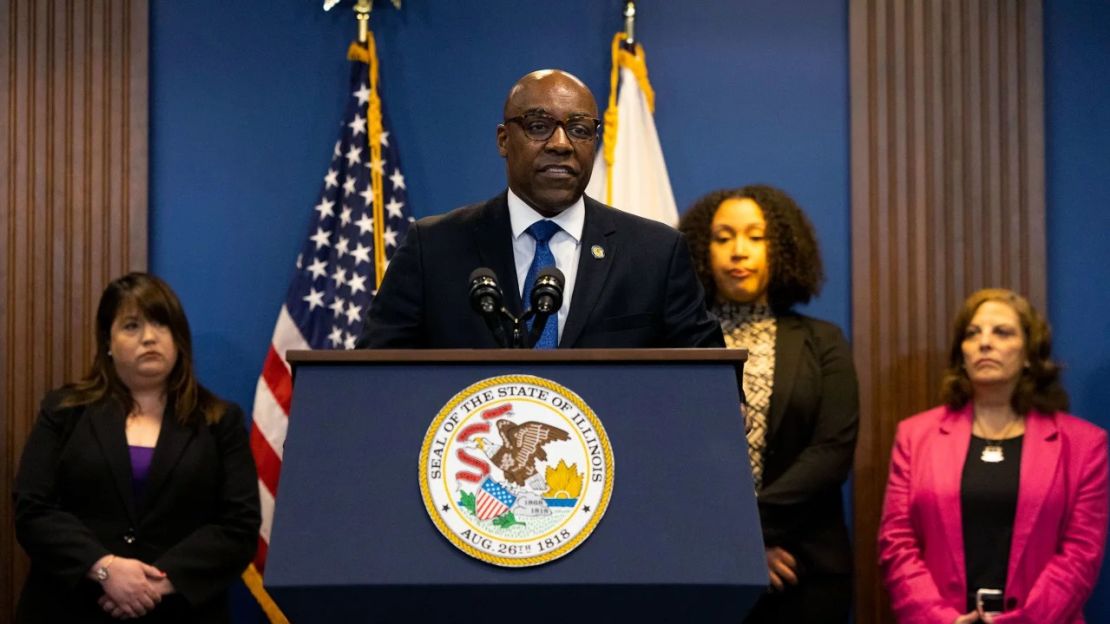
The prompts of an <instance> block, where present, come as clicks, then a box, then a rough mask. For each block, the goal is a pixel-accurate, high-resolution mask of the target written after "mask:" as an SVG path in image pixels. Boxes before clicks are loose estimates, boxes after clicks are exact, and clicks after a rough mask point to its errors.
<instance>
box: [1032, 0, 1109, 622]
mask: <svg viewBox="0 0 1110 624" xmlns="http://www.w3.org/2000/svg"><path fill="white" fill-rule="evenodd" d="M1044 41H1045V130H1046V146H1045V147H1046V169H1047V180H1046V181H1047V191H1048V192H1047V195H1048V198H1047V199H1048V202H1047V203H1048V300H1049V306H1048V307H1049V310H1048V312H1049V318H1050V320H1051V321H1052V327H1053V337H1054V344H1053V346H1054V347H1055V352H1056V353H1057V354H1058V356H1059V358H1060V359H1061V360H1062V361H1063V363H1064V365H1065V366H1066V368H1065V370H1064V382H1065V385H1066V386H1067V389H1068V392H1069V393H1071V400H1072V411H1073V412H1074V413H1076V414H1079V415H1081V416H1083V417H1085V418H1088V419H1090V420H1093V421H1094V422H1096V423H1097V424H1098V425H1099V426H1101V427H1103V428H1110V410H1108V409H1107V408H1108V406H1110V288H1108V286H1110V238H1108V237H1110V175H1108V172H1110V81H1108V80H1107V68H1108V67H1110V3H1107V2H1105V1H1104V0H1079V1H1072V2H1046V3H1045V38H1044ZM1102 569H1103V573H1102V576H1101V577H1100V578H1099V583H1098V586H1097V587H1096V588H1095V593H1094V595H1093V596H1092V597H1091V600H1090V601H1089V602H1088V603H1087V617H1088V619H1089V620H1090V621H1091V622H1110V574H1107V566H1106V565H1105V564H1104V565H1103V567H1102Z"/></svg>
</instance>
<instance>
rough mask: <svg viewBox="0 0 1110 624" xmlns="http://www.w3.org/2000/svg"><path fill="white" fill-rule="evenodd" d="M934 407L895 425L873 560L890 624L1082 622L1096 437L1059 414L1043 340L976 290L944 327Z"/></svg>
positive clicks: (1091, 575)
mask: <svg viewBox="0 0 1110 624" xmlns="http://www.w3.org/2000/svg"><path fill="white" fill-rule="evenodd" d="M952 329H953V331H952V339H951V343H950V348H949V352H948V368H947V370H946V371H945V373H944V380H943V383H942V394H943V400H944V403H945V404H944V405H943V406H941V407H937V408H934V409H931V410H929V411H927V412H923V413H921V414H917V415H916V416H913V417H911V418H908V419H906V420H904V421H902V422H901V423H900V424H899V425H898V433H897V435H896V437H895V441H894V450H893V453H892V455H891V459H890V477H889V479H888V481H887V487H886V498H885V501H884V503H883V515H882V521H881V524H880V526H879V561H880V564H881V566H882V570H883V577H884V580H885V583H886V586H887V589H888V590H889V591H890V598H891V606H892V607H893V608H894V612H895V614H896V615H897V617H898V621H899V622H910V623H921V624H924V623H926V622H928V623H934V622H935V623H937V624H953V623H956V624H966V623H967V622H978V621H982V622H988V623H997V624H1006V623H1009V622H1029V623H1033V622H1038V623H1039V622H1061V623H1073V624H1074V623H1077V622H1083V621H1084V620H1083V604H1084V602H1086V600H1087V598H1088V597H1089V596H1090V595H1091V591H1092V589H1093V587H1094V584H1095V580H1096V579H1097V578H1098V571H1099V567H1100V565H1101V562H1102V555H1103V551H1104V549H1105V545H1106V530H1107V519H1108V505H1110V499H1108V485H1107V479H1108V475H1107V466H1108V464H1107V437H1106V432H1105V431H1103V430H1102V429H1100V428H1098V427H1096V426H1095V425H1093V424H1091V423H1089V422H1086V421H1084V420H1081V419H1079V418H1077V417H1075V416H1072V415H1070V414H1067V413H1065V410H1067V409H1068V397H1067V394H1066V393H1065V392H1064V389H1063V387H1061V385H1060V380H1059V377H1060V371H1059V368H1058V367H1057V365H1056V364H1055V363H1053V361H1052V358H1051V356H1052V353H1051V351H1052V347H1051V342H1052V341H1051V331H1050V330H1049V326H1048V323H1046V322H1045V321H1044V319H1042V318H1041V316H1040V315H1039V314H1037V311H1036V310H1034V309H1033V307H1032V306H1031V305H1029V302H1028V301H1026V300H1025V299H1024V298H1023V297H1021V296H1019V295H1017V294H1015V293H1013V292H1011V291H1009V290H1002V289H986V290H980V291H978V292H976V293H974V294H972V295H971V296H970V297H968V298H967V300H966V301H965V302H964V304H963V307H962V308H961V309H960V312H959V314H958V315H957V317H956V321H955V323H954V325H953V328H952Z"/></svg>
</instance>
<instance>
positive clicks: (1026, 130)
mask: <svg viewBox="0 0 1110 624" xmlns="http://www.w3.org/2000/svg"><path fill="white" fill-rule="evenodd" d="M849 15H850V17H849V33H850V52H849V55H850V63H851V69H850V80H851V98H852V102H851V146H852V147H851V150H852V317H853V318H852V329H853V334H852V338H853V345H854V346H853V348H854V352H855V358H856V365H857V366H858V367H859V374H860V384H861V420H860V436H859V445H858V448H857V451H856V464H855V471H856V472H855V481H854V485H855V493H854V497H855V505H854V508H855V523H856V527H855V539H856V553H857V559H856V564H857V580H858V583H857V590H856V592H857V596H856V598H857V622H859V623H860V624H870V623H873V622H890V621H893V620H892V618H891V617H890V614H889V611H888V608H887V606H886V599H885V593H884V591H883V590H882V582H881V577H880V575H879V571H878V566H877V560H878V556H877V547H876V543H875V539H876V531H877V526H878V520H879V513H880V510H881V506H882V496H883V489H884V486H885V482H886V475H887V468H888V462H889V458H890V446H891V443H892V441H893V437H894V431H895V427H896V426H897V423H898V421H899V420H901V419H903V418H905V417H906V416H909V415H911V414H913V413H915V412H918V411H920V410H923V409H926V408H928V407H931V406H933V405H935V404H937V403H938V389H939V383H940V373H941V370H942V367H943V363H944V351H945V348H946V343H947V341H948V338H949V336H948V333H949V323H950V322H951V319H952V317H953V316H954V314H955V312H956V310H957V308H958V307H959V304H960V303H961V302H962V301H963V299H964V297H966V296H967V295H968V294H969V293H971V292H972V291H974V290H976V289H978V288H982V287H986V286H1004V287H1009V288H1013V289H1015V290H1017V291H1019V292H1021V293H1024V294H1025V295H1027V296H1028V297H1029V298H1030V300H1031V301H1032V302H1033V304H1034V305H1035V306H1037V307H1038V308H1040V309H1042V310H1043V309H1045V236H1044V208H1045V207H1044V202H1045V199H1044V129H1043V117H1044V112H1043V108H1044V104H1043V69H1042V49H1041V37H1042V35H1041V3H1040V1H1039V0H983V1H982V2H979V1H971V0H851V3H850V9H849Z"/></svg>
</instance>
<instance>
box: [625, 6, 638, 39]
mask: <svg viewBox="0 0 1110 624" xmlns="http://www.w3.org/2000/svg"><path fill="white" fill-rule="evenodd" d="M624 45H626V46H628V47H629V48H632V47H633V46H634V45H636V3H635V2H633V1H632V0H628V2H625V3H624Z"/></svg>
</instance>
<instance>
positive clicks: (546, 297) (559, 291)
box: [532, 267, 567, 314]
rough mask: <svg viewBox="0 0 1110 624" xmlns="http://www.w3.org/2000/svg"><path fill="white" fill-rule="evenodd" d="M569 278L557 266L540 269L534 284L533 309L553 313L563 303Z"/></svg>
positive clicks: (537, 312)
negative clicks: (564, 289)
mask: <svg viewBox="0 0 1110 624" xmlns="http://www.w3.org/2000/svg"><path fill="white" fill-rule="evenodd" d="M566 283H567V280H566V278H565V277H563V272H562V271H560V270H559V269H557V268H555V267H546V268H543V269H540V272H539V275H537V276H536V284H535V285H534V286H532V309H534V310H535V311H536V314H553V313H555V312H558V311H559V308H560V307H562V305H563V288H564V286H565V285H566Z"/></svg>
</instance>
